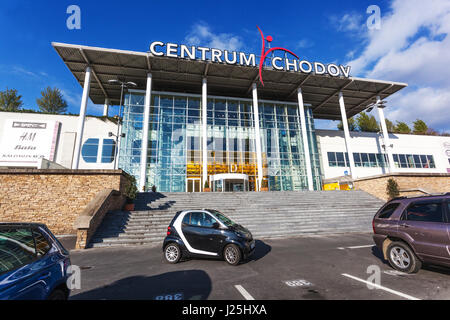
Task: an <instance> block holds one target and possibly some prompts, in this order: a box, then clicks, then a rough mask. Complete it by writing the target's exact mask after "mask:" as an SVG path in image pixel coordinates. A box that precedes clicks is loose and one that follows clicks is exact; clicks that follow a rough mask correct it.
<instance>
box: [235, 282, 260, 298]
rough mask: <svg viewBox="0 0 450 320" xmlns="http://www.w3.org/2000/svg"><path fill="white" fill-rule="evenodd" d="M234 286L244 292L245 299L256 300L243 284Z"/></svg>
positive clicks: (241, 292)
mask: <svg viewBox="0 0 450 320" xmlns="http://www.w3.org/2000/svg"><path fill="white" fill-rule="evenodd" d="M234 287H235V288H236V289H237V290H238V291H239V293H240V294H242V296H243V297H244V298H245V300H255V298H253V297H252V296H251V295H250V293H248V292H247V290H245V289H244V288H243V287H242V286H241V285H235V286H234Z"/></svg>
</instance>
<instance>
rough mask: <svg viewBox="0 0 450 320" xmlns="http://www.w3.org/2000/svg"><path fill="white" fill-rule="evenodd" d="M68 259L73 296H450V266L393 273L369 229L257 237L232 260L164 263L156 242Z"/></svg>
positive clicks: (73, 254)
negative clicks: (250, 250) (74, 270)
mask: <svg viewBox="0 0 450 320" xmlns="http://www.w3.org/2000/svg"><path fill="white" fill-rule="evenodd" d="M71 260H72V264H74V265H78V266H79V267H80V268H81V275H82V277H81V289H80V290H73V291H72V294H71V297H70V299H74V300H80V299H81V300H86V299H89V300H91V299H94V300H101V299H106V300H110V299H112V300H114V299H138V300H141V299H145V300H155V299H156V300H170V299H173V300H178V299H182V300H206V299H212V300H245V299H247V300H251V299H256V300H268V299H270V300H310V299H312V300H317V299H357V300H360V299H364V300H380V299H383V300H386V299H387V300H396V299H400V300H406V299H450V288H449V286H450V281H449V279H450V269H445V268H439V267H432V266H425V268H424V269H422V270H421V271H420V272H419V273H417V274H412V275H406V274H401V273H397V272H394V271H393V269H392V268H391V267H390V266H389V265H388V264H387V262H385V261H384V260H383V258H382V256H381V252H379V251H378V250H377V249H376V248H375V247H373V241H372V235H371V234H367V233H366V234H345V235H327V236H308V237H301V238H290V239H277V240H264V241H258V242H257V247H256V252H255V254H254V256H253V257H252V258H251V259H250V260H249V261H246V262H244V263H242V264H240V265H239V266H237V267H232V266H229V265H228V264H226V263H225V262H224V261H217V260H187V261H183V262H181V263H179V264H177V265H170V264H167V263H166V262H165V261H164V258H163V255H162V250H161V248H160V247H135V248H112V249H90V250H87V251H72V252H71ZM368 268H369V271H371V272H370V273H368V272H367V271H368ZM378 268H379V269H378ZM373 270H375V271H376V270H379V271H380V273H379V278H380V282H379V287H378V288H372V289H369V288H368V285H367V283H365V282H364V281H369V282H370V280H371V279H369V277H371V276H372V277H375V276H376V273H374V271H373Z"/></svg>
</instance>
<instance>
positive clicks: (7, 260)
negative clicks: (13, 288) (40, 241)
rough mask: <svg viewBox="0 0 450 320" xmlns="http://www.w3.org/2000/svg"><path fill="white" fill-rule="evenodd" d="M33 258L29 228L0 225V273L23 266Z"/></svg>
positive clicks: (32, 245)
mask: <svg viewBox="0 0 450 320" xmlns="http://www.w3.org/2000/svg"><path fill="white" fill-rule="evenodd" d="M35 259H36V251H35V247H34V239H33V235H32V233H31V229H28V228H9V227H0V274H2V273H5V272H9V271H13V270H15V269H18V268H20V267H23V266H25V265H27V264H29V263H31V262H33V261H34V260H35Z"/></svg>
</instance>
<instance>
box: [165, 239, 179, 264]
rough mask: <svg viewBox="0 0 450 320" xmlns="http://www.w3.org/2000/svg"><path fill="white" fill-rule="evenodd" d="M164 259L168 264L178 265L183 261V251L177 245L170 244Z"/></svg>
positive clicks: (166, 248)
mask: <svg viewBox="0 0 450 320" xmlns="http://www.w3.org/2000/svg"><path fill="white" fill-rule="evenodd" d="M164 257H165V258H166V261H167V262H168V263H173V264H175V263H178V261H180V259H181V250H180V247H179V246H178V245H177V244H176V243H169V244H168V245H167V246H166V247H165V249H164Z"/></svg>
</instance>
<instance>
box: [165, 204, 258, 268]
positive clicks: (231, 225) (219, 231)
mask: <svg viewBox="0 0 450 320" xmlns="http://www.w3.org/2000/svg"><path fill="white" fill-rule="evenodd" d="M163 250H164V257H165V259H166V260H167V262H169V263H177V262H178V261H180V259H181V257H182V256H183V257H212V258H214V257H215V258H221V259H225V261H226V262H228V263H229V264H231V265H237V264H239V262H240V261H241V260H242V259H246V258H247V257H248V256H250V255H251V254H252V253H253V251H254V250H255V240H253V236H252V234H251V233H250V231H248V230H247V229H245V228H244V227H243V226H241V225H239V224H237V223H235V222H233V221H232V220H231V219H229V218H228V217H226V216H225V215H224V214H222V213H220V212H219V211H217V210H211V209H202V210H186V211H180V212H177V214H176V215H175V217H174V218H173V220H172V222H171V223H170V225H169V227H168V229H167V237H166V238H165V239H164V244H163Z"/></svg>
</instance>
